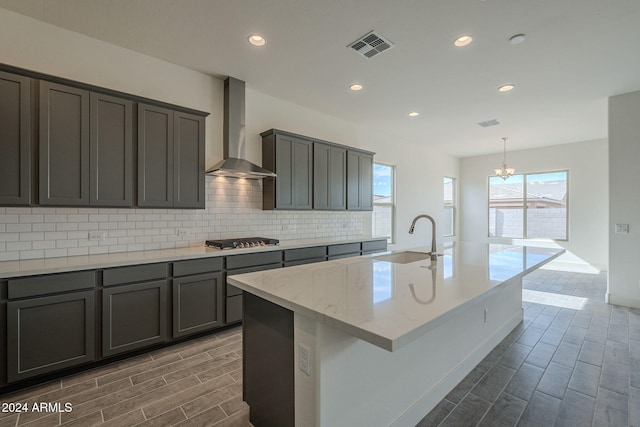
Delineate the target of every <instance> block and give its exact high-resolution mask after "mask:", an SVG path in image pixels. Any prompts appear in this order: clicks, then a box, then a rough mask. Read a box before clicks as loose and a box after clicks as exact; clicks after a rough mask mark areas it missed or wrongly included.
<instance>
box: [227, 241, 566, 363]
mask: <svg viewBox="0 0 640 427" xmlns="http://www.w3.org/2000/svg"><path fill="white" fill-rule="evenodd" d="M414 251H421V252H427V251H428V249H427V248H426V247H425V248H417V249H414ZM562 253H564V249H561V248H540V247H525V246H513V245H498V244H484V243H483V244H480V243H457V244H455V245H452V246H451V247H449V248H445V250H444V256H441V257H438V260H437V261H434V262H432V261H431V260H430V259H429V258H428V257H426V258H425V259H422V260H415V261H413V262H407V263H396V262H390V259H392V258H393V257H394V256H395V255H394V254H396V253H395V252H392V253H384V254H376V255H368V256H361V257H356V258H347V259H341V260H335V261H328V262H324V263H316V264H307V265H301V266H295V267H289V268H285V269H277V270H268V271H260V272H255V273H247V274H240V275H232V276H229V277H228V278H227V281H228V282H229V283H231V284H233V285H235V286H237V287H238V288H240V289H242V290H244V291H246V292H249V293H252V294H254V295H257V296H258V297H261V298H264V299H266V300H268V301H271V302H273V303H275V304H278V305H280V306H282V307H285V308H287V309H290V310H292V311H294V312H297V313H300V314H302V315H305V316H307V317H309V318H312V319H314V320H316V321H319V322H322V323H324V324H327V325H329V326H332V327H335V328H337V329H340V330H342V331H343V332H346V333H349V334H351V335H353V336H355V337H357V338H360V339H362V340H364V341H367V342H370V343H371V344H374V345H377V346H379V347H382V348H384V349H386V350H389V351H395V350H397V349H399V348H401V347H402V346H404V345H406V344H408V343H409V342H411V341H413V340H414V339H416V338H418V337H420V336H422V335H423V334H425V333H426V332H428V331H430V330H431V329H433V328H434V327H436V326H437V325H439V324H441V323H442V322H444V321H446V320H447V319H449V318H451V317H452V316H454V315H455V314H456V313H458V312H459V311H460V310H464V308H465V307H466V306H468V305H470V304H473V303H476V302H478V301H481V300H482V299H483V298H486V297H487V296H489V295H491V294H493V293H494V292H497V291H498V290H499V289H500V288H501V287H503V286H508V284H510V283H514V281H515V280H517V279H519V278H521V277H523V276H524V275H526V274H528V273H530V272H531V271H533V270H535V269H536V268H538V267H540V266H542V265H543V264H545V263H547V262H549V261H551V260H552V259H554V258H556V257H557V256H559V255H561V254H562ZM390 255H391V256H390ZM401 256H402V255H401ZM410 256H413V257H420V256H419V255H417V256H416V255H411V254H410ZM403 261H406V260H403Z"/></svg>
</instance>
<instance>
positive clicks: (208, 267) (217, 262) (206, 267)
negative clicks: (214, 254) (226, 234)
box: [173, 257, 222, 277]
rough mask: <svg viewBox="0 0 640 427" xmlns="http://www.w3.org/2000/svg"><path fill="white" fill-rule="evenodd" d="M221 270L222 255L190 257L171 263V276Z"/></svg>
mask: <svg viewBox="0 0 640 427" xmlns="http://www.w3.org/2000/svg"><path fill="white" fill-rule="evenodd" d="M221 270H222V257H219V258H204V259H191V260H187V261H177V262H174V263H173V276H174V277H180V276H188V275H189V274H201V273H211V272H214V271H221Z"/></svg>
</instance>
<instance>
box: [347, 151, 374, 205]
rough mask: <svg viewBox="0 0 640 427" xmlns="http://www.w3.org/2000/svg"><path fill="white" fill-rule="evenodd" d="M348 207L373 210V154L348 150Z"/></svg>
mask: <svg viewBox="0 0 640 427" xmlns="http://www.w3.org/2000/svg"><path fill="white" fill-rule="evenodd" d="M347 209H351V210H369V211H370V210H373V156H372V155H371V154H368V153H360V152H357V151H349V152H347Z"/></svg>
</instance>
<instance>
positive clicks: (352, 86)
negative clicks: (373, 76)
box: [349, 83, 362, 92]
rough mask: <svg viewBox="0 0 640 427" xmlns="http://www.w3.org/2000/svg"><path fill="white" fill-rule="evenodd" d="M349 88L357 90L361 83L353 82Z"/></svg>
mask: <svg viewBox="0 0 640 427" xmlns="http://www.w3.org/2000/svg"><path fill="white" fill-rule="evenodd" d="M349 89H351V90H352V91H354V92H357V91H359V90H362V85H361V84H358V83H354V84H352V85H351V86H349Z"/></svg>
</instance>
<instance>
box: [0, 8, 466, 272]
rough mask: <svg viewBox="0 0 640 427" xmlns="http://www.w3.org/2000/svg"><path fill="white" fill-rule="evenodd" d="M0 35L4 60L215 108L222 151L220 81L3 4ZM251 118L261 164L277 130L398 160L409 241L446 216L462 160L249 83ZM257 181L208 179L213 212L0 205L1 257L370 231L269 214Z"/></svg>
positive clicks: (253, 153) (340, 218)
mask: <svg viewBox="0 0 640 427" xmlns="http://www.w3.org/2000/svg"><path fill="white" fill-rule="evenodd" d="M0 40H2V43H0V61H1V62H3V63H5V64H9V65H13V66H16V67H21V68H25V69H29V70H33V71H38V72H42V73H47V74H51V75H54V76H59V77H64V78H68V79H71V80H77V81H81V82H85V83H89V84H93V85H97V86H102V87H106V88H110V89H114V90H118V91H122V92H127V93H132V94H135V95H139V96H144V97H148V98H152V99H157V100H161V101H165V102H169V103H173V104H177V105H182V106H185V107H190V108H194V109H198V110H202V111H207V112H210V113H211V114H210V115H209V117H207V120H206V126H207V131H206V166H211V165H213V164H214V163H216V162H217V161H218V160H220V159H221V158H222V111H223V105H222V101H223V82H222V81H221V80H219V79H216V78H213V77H211V76H209V75H206V74H202V73H199V72H196V71H193V70H190V69H187V68H184V67H180V66H177V65H175V64H171V63H168V62H165V61H161V60H158V59H155V58H152V57H149V56H145V55H142V54H139V53H136V52H133V51H130V50H127V49H124V48H121V47H118V46H115V45H111V44H108V43H104V42H101V41H99V40H96V39H92V38H90V37H86V36H83V35H80V34H77V33H74V32H71V31H67V30H64V29H62V28H59V27H55V26H52V25H49V24H46V23H43V22H40V21H37V20H34V19H32V18H28V17H25V16H22V15H19V14H16V13H13V12H9V11H7V10H5V9H2V8H0ZM246 122H247V153H246V154H247V157H248V158H249V160H252V161H254V162H256V163H258V164H260V163H261V160H262V151H261V143H260V136H259V133H260V132H262V131H265V130H268V129H271V128H279V129H283V130H287V131H291V132H295V133H299V134H303V135H309V136H313V137H316V138H320V139H324V140H328V141H334V142H337V143H342V144H345V145H350V146H355V147H360V148H363V149H367V150H371V151H375V152H377V153H378V155H377V156H376V160H379V161H384V162H387V163H392V164H396V165H397V166H398V177H397V193H398V198H397V201H398V205H399V206H401V208H400V209H399V210H398V212H397V222H398V230H399V238H398V245H399V246H402V247H409V246H417V245H423V244H425V242H426V241H427V239H428V238H429V237H427V236H425V235H424V234H428V233H429V231H428V227H427V224H421V225H420V227H419V228H418V229H417V230H416V235H415V236H409V235H408V234H407V233H406V230H408V227H409V224H410V222H411V219H412V218H413V217H414V216H415V215H417V214H420V213H431V214H434V215H435V216H436V218H439V215H440V213H441V211H442V177H443V176H444V175H448V176H457V174H458V163H459V162H458V160H457V159H456V158H454V157H451V156H447V155H444V154H442V153H437V152H435V151H433V150H428V149H427V148H426V147H423V146H422V145H421V144H420V143H421V142H422V141H418V142H415V143H408V142H406V141H398V140H396V139H393V138H391V137H390V136H388V135H385V134H384V133H383V132H380V131H373V130H369V129H367V128H364V127H362V126H359V125H357V124H354V123H349V122H346V121H344V120H341V119H339V118H336V117H332V116H329V115H326V114H322V113H319V112H316V111H312V110H309V109H307V108H303V107H300V106H297V105H294V104H291V103H289V102H286V101H283V100H280V99H278V98H274V97H271V96H267V95H264V94H262V93H260V92H257V91H255V90H253V89H252V88H251V82H247V111H246ZM400 143H402V147H403V149H402V150H399V149H398V147H399V146H400V145H399V144H400ZM404 147H407V148H404ZM257 186H259V184H257V183H256V182H253V183H250V184H247V183H245V184H244V185H233V184H232V183H231V182H227V183H226V184H224V185H222V184H217V183H216V180H215V179H213V178H207V192H208V200H207V204H206V209H204V210H195V211H194V210H166V209H165V210H162V209H159V210H158V209H154V210H133V209H130V210H123V209H99V210H98V209H87V208H79V209H76V208H0V260H15V259H26V258H42V257H54V256H65V255H82V254H86V253H103V252H115V251H130V250H140V249H155V248H160V247H162V248H171V247H182V246H195V245H200V244H202V241H203V240H204V239H206V238H214V237H231V236H232V235H239V234H241V235H250V234H253V233H254V232H255V233H259V232H261V231H262V232H265V233H267V232H268V233H271V234H272V235H270V236H267V237H276V238H281V239H290V238H295V237H305V238H313V237H328V236H332V237H336V238H341V237H345V236H354V235H363V234H364V235H368V234H369V233H370V230H371V225H370V224H371V214H370V213H359V212H355V213H353V212H343V213H340V212H330V213H327V212H297V213H296V212H264V211H262V210H261V209H260V206H261V200H260V199H259V197H260V192H259V187H257ZM234 214H235V215H234ZM130 215H131V216H130ZM147 215H148V216H147ZM312 225H313V226H312ZM285 226H286V227H285ZM177 228H187V229H188V230H189V233H190V234H189V236H187V237H184V238H178V237H177V236H176V235H177V233H175V230H176V229H177ZM138 229H142V235H140V234H139V233H140V231H136V230H138ZM92 230H105V232H106V233H107V241H105V242H101V243H100V244H97V243H95V242H89V241H88V232H89V231H92ZM273 233H277V234H275V235H273ZM423 233H424V234H423ZM92 248H93V249H92Z"/></svg>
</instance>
